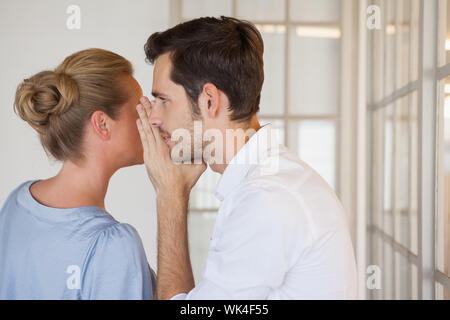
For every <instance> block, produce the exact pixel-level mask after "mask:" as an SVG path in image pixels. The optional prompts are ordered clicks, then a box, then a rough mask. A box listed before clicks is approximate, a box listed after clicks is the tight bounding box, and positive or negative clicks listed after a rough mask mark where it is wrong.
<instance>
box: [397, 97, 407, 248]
mask: <svg viewBox="0 0 450 320" xmlns="http://www.w3.org/2000/svg"><path fill="white" fill-rule="evenodd" d="M408 111H409V96H405V97H403V98H400V99H399V100H397V103H396V117H395V122H396V124H395V131H396V135H395V136H396V138H395V139H396V141H395V149H396V150H395V157H396V163H395V170H394V173H395V202H394V206H395V208H394V213H395V239H396V241H398V242H399V243H401V244H402V245H404V246H405V247H407V248H408V247H409V239H410V237H409V231H410V227H409V215H408V213H409V212H408V208H409V194H408V193H409V192H408V191H409V185H410V184H409V173H410V171H409V121H408V120H409V119H408Z"/></svg>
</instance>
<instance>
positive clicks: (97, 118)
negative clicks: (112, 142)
mask: <svg viewBox="0 0 450 320" xmlns="http://www.w3.org/2000/svg"><path fill="white" fill-rule="evenodd" d="M109 120H110V118H109V117H108V116H107V115H106V113H104V112H103V111H100V110H97V111H95V112H94V113H93V114H92V115H91V125H92V128H93V129H94V131H95V133H97V135H98V136H99V137H100V139H102V140H109V139H110V138H111V128H110V122H109Z"/></svg>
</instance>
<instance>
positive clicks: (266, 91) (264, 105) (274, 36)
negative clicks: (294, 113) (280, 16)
mask: <svg viewBox="0 0 450 320" xmlns="http://www.w3.org/2000/svg"><path fill="white" fill-rule="evenodd" d="M257 28H258V29H259V31H260V32H261V35H262V37H263V40H264V85H263V89H262V93H261V104H260V108H261V114H267V115H281V114H283V113H284V104H285V101H284V79H285V76H284V74H285V73H284V71H285V67H284V66H285V64H284V63H285V34H286V27H285V26H283V25H257Z"/></svg>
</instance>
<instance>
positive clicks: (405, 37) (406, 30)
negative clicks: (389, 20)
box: [397, 0, 411, 88]
mask: <svg viewBox="0 0 450 320" xmlns="http://www.w3.org/2000/svg"><path fill="white" fill-rule="evenodd" d="M410 1H411V0H400V1H399V2H398V8H399V9H401V10H398V11H397V19H398V27H399V52H398V53H397V55H398V56H397V61H398V62H399V68H397V70H398V72H399V75H398V77H397V79H398V80H397V88H401V87H403V86H405V85H407V84H408V81H409V42H410V18H411V6H410V4H411V2H410Z"/></svg>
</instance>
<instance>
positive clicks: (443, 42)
mask: <svg viewBox="0 0 450 320" xmlns="http://www.w3.org/2000/svg"><path fill="white" fill-rule="evenodd" d="M439 21H440V23H439V25H438V26H439V42H438V43H439V51H438V62H439V63H438V64H439V65H440V66H442V65H445V64H447V63H449V62H450V0H441V1H439Z"/></svg>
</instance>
